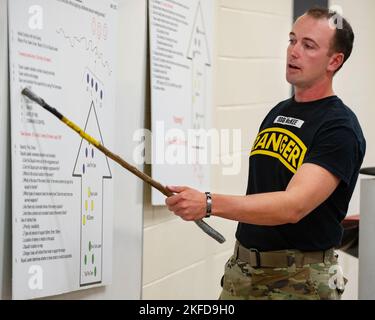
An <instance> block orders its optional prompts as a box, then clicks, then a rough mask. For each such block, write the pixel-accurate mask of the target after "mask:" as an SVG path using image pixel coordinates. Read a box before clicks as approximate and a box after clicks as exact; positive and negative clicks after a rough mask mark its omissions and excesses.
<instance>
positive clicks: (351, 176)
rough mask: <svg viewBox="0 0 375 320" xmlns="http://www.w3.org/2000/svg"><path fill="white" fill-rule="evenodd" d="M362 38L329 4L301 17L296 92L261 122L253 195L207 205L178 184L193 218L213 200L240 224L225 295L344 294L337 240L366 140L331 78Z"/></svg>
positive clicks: (291, 68)
mask: <svg viewBox="0 0 375 320" xmlns="http://www.w3.org/2000/svg"><path fill="white" fill-rule="evenodd" d="M335 22H336V24H335ZM337 22H338V23H337ZM353 42H354V34H353V31H352V28H351V26H350V25H349V23H348V22H347V21H346V20H345V19H344V18H342V17H341V16H339V15H338V14H337V13H332V12H329V11H328V10H326V9H319V8H315V9H311V10H309V11H307V12H306V13H305V14H304V15H303V16H301V17H300V18H299V19H298V20H297V21H296V22H295V24H294V26H293V29H292V32H291V33H290V45H289V47H288V54H287V68H286V77H287V81H288V82H289V83H291V84H292V85H293V86H294V89H295V95H294V96H293V97H292V98H291V99H289V100H286V101H283V102H281V103H279V104H278V105H277V106H275V107H274V108H273V109H272V110H271V111H270V113H269V114H268V115H267V116H266V118H265V119H264V121H263V122H262V124H261V126H260V130H259V134H258V136H257V137H256V140H255V142H254V144H253V146H252V148H251V152H250V160H249V161H250V170H249V179H248V188H247V195H246V196H228V195H219V194H212V195H210V194H209V195H208V196H210V197H211V199H212V206H208V205H207V203H206V201H207V198H208V196H206V194H205V193H201V192H199V191H197V190H194V189H191V188H188V187H169V189H170V190H171V191H173V192H174V193H175V195H174V196H171V197H169V198H168V199H167V200H166V204H167V206H168V208H169V209H170V210H171V211H173V212H174V213H175V214H177V215H178V216H180V217H181V218H183V219H184V220H188V221H191V220H197V219H201V218H204V217H205V216H207V208H209V207H211V208H210V209H211V210H210V211H211V212H210V214H211V215H215V216H219V217H222V218H226V219H231V220H235V221H238V222H239V224H238V228H237V232H236V238H237V242H236V246H235V252H234V254H233V256H232V257H231V259H230V260H229V261H228V262H227V264H226V268H225V273H224V277H223V291H222V294H221V299H339V298H340V296H341V294H342V292H343V289H344V281H343V277H342V274H341V269H340V267H339V265H338V262H337V254H336V253H335V251H334V248H335V247H338V246H339V245H340V242H341V238H342V233H343V231H342V227H341V221H342V220H343V219H344V218H345V216H346V214H347V209H348V204H349V201H350V199H351V196H352V193H353V190H354V187H355V185H356V182H357V178H358V174H359V169H360V166H361V164H362V161H363V158H364V154H365V149H366V142H365V139H364V137H363V134H362V130H361V127H360V125H359V123H358V120H357V118H356V116H355V115H354V113H353V112H352V111H351V110H350V109H349V108H348V107H347V106H345V104H344V103H343V102H342V101H341V100H340V99H339V98H338V97H337V96H336V95H335V94H334V92H333V89H332V82H333V77H334V75H335V73H336V72H337V71H338V70H339V69H340V68H341V67H342V66H343V64H344V63H345V61H346V60H347V59H348V58H349V56H350V54H351V52H352V48H353Z"/></svg>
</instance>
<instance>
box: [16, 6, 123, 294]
mask: <svg viewBox="0 0 375 320" xmlns="http://www.w3.org/2000/svg"><path fill="white" fill-rule="evenodd" d="M116 20H117V5H116V4H115V3H114V2H113V1H107V0H106V1H103V0H91V1H79V2H77V1H70V0H40V1H38V4H37V5H36V4H35V2H34V1H29V0H13V1H11V2H9V23H10V25H9V43H10V73H11V126H12V128H11V130H12V146H13V147H12V197H13V284H12V286H13V290H12V291H13V297H14V298H15V299H29V298H36V297H43V296H50V295H56V294H62V293H66V292H69V291H74V290H79V289H83V288H90V287H93V286H99V285H106V284H109V283H110V282H111V273H112V271H111V269H112V225H113V217H112V212H113V208H112V206H113V201H112V195H113V182H112V181H113V180H112V173H111V166H110V163H109V161H108V159H107V157H106V156H105V155H103V154H101V153H100V152H98V151H97V149H95V148H94V147H93V146H92V145H90V144H89V143H88V142H86V140H83V139H82V138H80V137H79V136H78V135H77V134H76V133H75V132H74V131H72V130H71V129H69V128H68V127H67V126H65V125H64V124H63V123H61V122H59V121H58V120H57V119H56V118H55V117H53V116H51V115H50V114H49V113H48V112H46V111H45V110H43V109H42V108H40V107H39V106H37V105H35V104H34V103H33V102H31V101H30V100H28V99H27V98H24V97H23V96H22V95H21V91H22V89H23V88H25V87H28V88H30V89H31V90H32V91H34V92H35V93H36V94H37V95H39V96H41V97H43V99H45V101H46V102H47V103H49V104H50V105H51V106H53V107H55V108H56V109H58V110H59V111H60V112H61V113H63V114H64V115H66V116H67V117H68V118H69V119H71V120H72V121H74V122H75V123H77V125H79V126H80V127H81V128H84V130H85V131H86V132H87V133H88V134H90V135H91V136H93V137H95V138H96V139H97V140H98V141H100V142H101V143H102V144H103V145H105V146H108V147H109V148H111V146H112V144H113V141H114V132H113V127H114V126H113V123H114V116H115V114H114V112H115V110H114V106H115V91H114V88H115V86H116V82H115V72H114V70H115V65H116V60H115V57H116V28H117V27H116Z"/></svg>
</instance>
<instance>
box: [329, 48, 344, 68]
mask: <svg viewBox="0 0 375 320" xmlns="http://www.w3.org/2000/svg"><path fill="white" fill-rule="evenodd" d="M344 58H345V56H344V54H343V53H334V54H333V55H332V57H331V58H330V60H329V64H328V67H327V71H330V72H333V73H334V72H335V71H337V70H338V69H339V68H340V67H341V66H342V64H343V63H344Z"/></svg>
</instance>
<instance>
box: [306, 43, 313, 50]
mask: <svg viewBox="0 0 375 320" xmlns="http://www.w3.org/2000/svg"><path fill="white" fill-rule="evenodd" d="M305 48H306V49H314V47H313V46H312V45H309V44H307V43H306V44H305Z"/></svg>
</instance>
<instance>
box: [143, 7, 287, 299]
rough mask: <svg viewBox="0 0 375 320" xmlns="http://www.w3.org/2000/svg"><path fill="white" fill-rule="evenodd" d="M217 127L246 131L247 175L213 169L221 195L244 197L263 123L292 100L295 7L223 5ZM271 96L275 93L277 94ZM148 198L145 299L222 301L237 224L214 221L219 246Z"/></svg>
mask: <svg viewBox="0 0 375 320" xmlns="http://www.w3.org/2000/svg"><path fill="white" fill-rule="evenodd" d="M215 3H216V39H215V43H216V58H215V63H214V68H215V70H214V72H215V76H214V78H215V82H216V83H215V91H214V92H215V97H214V99H215V105H214V115H215V118H216V119H215V123H214V127H216V128H218V129H221V128H226V129H232V128H238V129H241V130H242V137H243V139H242V140H243V141H242V143H243V144H242V146H241V148H240V150H237V151H235V152H232V153H231V154H230V155H231V156H233V155H236V156H238V157H240V158H241V159H242V168H241V172H240V173H239V174H237V175H234V176H224V175H223V174H222V168H221V167H220V166H215V167H214V168H213V178H212V186H213V190H212V191H214V192H221V193H229V194H241V195H242V194H244V193H245V191H246V182H247V170H248V156H249V151H250V146H251V144H252V142H253V139H255V136H256V132H257V130H258V127H259V125H260V122H261V120H262V118H263V116H264V115H265V114H266V113H267V112H268V111H269V110H270V108H271V107H272V106H273V105H274V104H275V103H276V102H278V101H279V100H281V99H285V98H287V97H288V96H289V93H290V87H289V85H288V84H287V83H286V82H285V80H284V79H285V75H284V74H285V71H284V70H285V50H286V46H287V43H288V34H289V31H290V27H291V24H292V0H282V1H280V0H278V1H274V0H267V1H264V0H263V1H261V0H256V1H255V0H252V1H248V0H226V1H225V0H221V1H216V2H215ZM270 88H272V89H270ZM149 193H150V191H149V190H146V197H145V230H144V266H143V272H144V278H143V298H145V299H217V298H218V296H219V294H220V290H221V288H220V285H219V282H220V279H221V276H222V274H223V271H224V264H225V262H226V261H227V259H228V258H229V256H230V255H231V253H232V250H233V247H234V239H235V238H234V232H235V228H236V223H234V222H230V221H225V220H223V219H216V218H212V219H210V221H209V223H210V224H211V225H212V226H214V227H215V228H216V229H217V230H218V231H220V232H222V233H223V234H224V236H225V237H226V239H227V242H226V243H225V244H223V245H220V244H217V243H216V242H215V241H214V240H212V239H211V238H208V237H207V236H206V235H205V234H203V233H202V232H201V231H200V230H199V229H197V227H196V226H195V225H194V224H193V223H187V222H183V221H181V220H180V219H178V218H175V217H174V216H172V215H171V214H170V213H169V212H168V211H167V209H166V208H165V207H151V205H150V196H149Z"/></svg>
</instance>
